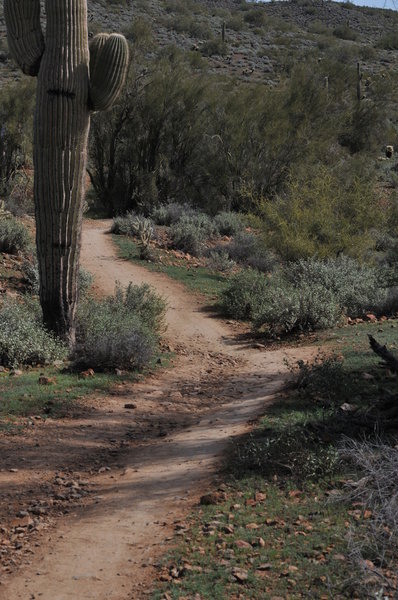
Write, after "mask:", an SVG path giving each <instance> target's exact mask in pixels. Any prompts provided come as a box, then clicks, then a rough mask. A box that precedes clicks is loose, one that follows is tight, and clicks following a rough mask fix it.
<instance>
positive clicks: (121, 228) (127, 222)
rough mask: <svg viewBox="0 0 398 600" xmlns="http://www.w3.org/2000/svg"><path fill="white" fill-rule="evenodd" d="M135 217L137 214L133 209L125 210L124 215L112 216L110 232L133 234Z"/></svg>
mask: <svg viewBox="0 0 398 600" xmlns="http://www.w3.org/2000/svg"><path fill="white" fill-rule="evenodd" d="M136 219H137V214H136V213H135V212H133V211H129V212H127V213H126V214H125V215H124V216H118V217H114V218H113V222H112V227H111V232H112V233H115V234H116V235H134V231H135V222H136Z"/></svg>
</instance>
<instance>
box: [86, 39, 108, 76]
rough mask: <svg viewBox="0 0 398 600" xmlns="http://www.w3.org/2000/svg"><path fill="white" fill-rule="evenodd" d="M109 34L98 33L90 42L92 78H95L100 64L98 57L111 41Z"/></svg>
mask: <svg viewBox="0 0 398 600" xmlns="http://www.w3.org/2000/svg"><path fill="white" fill-rule="evenodd" d="M109 35H110V34H109V33H97V35H95V36H94V37H93V39H92V40H91V42H90V46H89V50H90V77H92V76H93V73H94V71H95V67H96V65H97V64H98V56H99V54H100V53H101V50H102V49H103V47H104V46H105V43H106V41H107V40H108V39H109Z"/></svg>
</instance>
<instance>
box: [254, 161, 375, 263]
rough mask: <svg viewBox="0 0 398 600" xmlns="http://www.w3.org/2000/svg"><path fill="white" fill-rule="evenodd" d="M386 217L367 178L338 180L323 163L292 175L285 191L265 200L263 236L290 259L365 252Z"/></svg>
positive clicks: (361, 253)
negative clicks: (307, 173)
mask: <svg viewBox="0 0 398 600" xmlns="http://www.w3.org/2000/svg"><path fill="white" fill-rule="evenodd" d="M384 218H385V211H384V212H383V210H382V209H381V207H380V205H378V204H377V202H376V201H375V197H374V189H373V187H372V185H371V184H370V182H369V181H366V179H365V180H362V179H360V178H359V177H356V178H354V179H353V180H351V181H349V180H348V181H347V183H345V184H342V182H340V181H339V180H338V179H337V177H336V176H335V175H334V174H332V173H331V172H328V171H327V170H326V169H324V168H321V169H320V170H317V171H316V172H314V173H313V174H312V177H310V178H308V177H305V178H303V179H301V178H300V179H297V180H292V181H291V182H290V184H289V187H288V189H287V190H286V193H285V194H284V195H283V196H280V197H278V198H277V199H275V200H273V201H270V202H266V203H265V204H264V206H263V222H264V229H265V232H266V239H267V242H268V244H269V246H270V247H271V248H272V249H274V250H276V252H277V253H278V254H279V255H280V256H281V257H282V258H284V259H285V260H288V261H289V260H293V261H294V260H297V259H300V258H308V257H310V256H317V257H319V258H326V257H336V256H338V255H340V254H342V253H344V254H348V255H350V256H353V257H358V258H363V257H364V256H365V255H366V253H367V252H368V251H369V249H372V248H374V245H375V242H374V238H373V236H372V230H373V228H374V227H377V224H378V223H382V222H383V220H384Z"/></svg>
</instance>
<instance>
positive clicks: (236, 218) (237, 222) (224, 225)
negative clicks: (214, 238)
mask: <svg viewBox="0 0 398 600" xmlns="http://www.w3.org/2000/svg"><path fill="white" fill-rule="evenodd" d="M214 223H215V226H216V228H217V230H218V233H219V234H220V235H236V234H237V233H239V232H240V231H242V229H243V228H244V224H243V221H242V217H241V216H240V215H239V214H238V213H236V212H232V211H224V212H220V213H218V215H216V216H215V217H214Z"/></svg>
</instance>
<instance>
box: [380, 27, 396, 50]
mask: <svg viewBox="0 0 398 600" xmlns="http://www.w3.org/2000/svg"><path fill="white" fill-rule="evenodd" d="M376 46H377V47H378V48H383V49H384V50H398V33H397V32H396V31H390V32H388V33H385V34H384V35H383V36H382V37H381V38H380V40H379V41H378V42H377V44H376Z"/></svg>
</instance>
